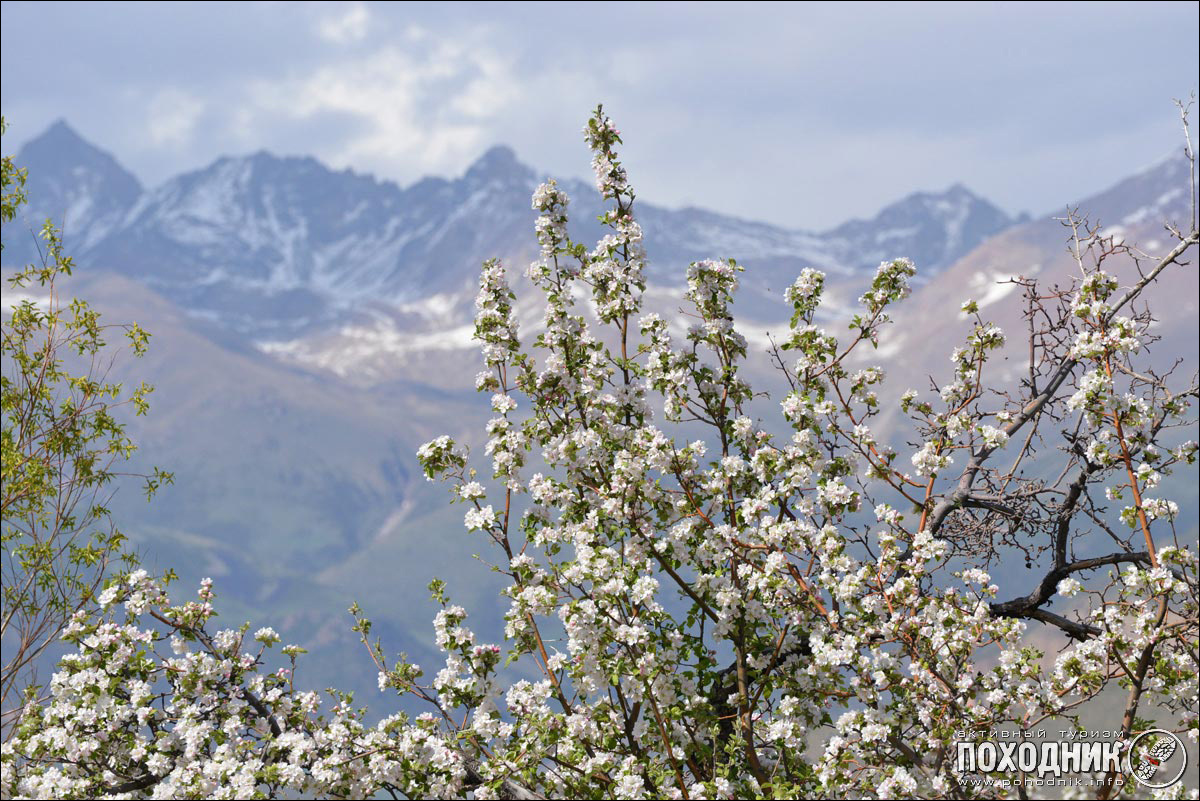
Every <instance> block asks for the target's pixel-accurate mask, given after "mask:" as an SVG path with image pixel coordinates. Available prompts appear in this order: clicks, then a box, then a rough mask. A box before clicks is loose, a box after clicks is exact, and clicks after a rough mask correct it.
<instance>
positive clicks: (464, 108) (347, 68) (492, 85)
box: [233, 32, 519, 179]
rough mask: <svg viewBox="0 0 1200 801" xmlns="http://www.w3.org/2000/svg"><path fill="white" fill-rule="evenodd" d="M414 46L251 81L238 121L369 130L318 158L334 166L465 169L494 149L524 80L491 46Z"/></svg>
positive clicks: (411, 174) (424, 171) (422, 171)
mask: <svg viewBox="0 0 1200 801" xmlns="http://www.w3.org/2000/svg"><path fill="white" fill-rule="evenodd" d="M410 33H411V32H410ZM407 39H408V41H407V42H406V44H405V46H400V45H388V46H387V47H383V48H381V49H378V50H376V51H374V52H372V53H370V54H368V55H366V56H363V57H359V58H353V59H347V60H343V61H340V62H337V63H333V64H326V65H324V66H321V67H319V68H317V69H315V70H314V71H312V72H310V73H308V74H305V75H301V76H298V77H290V78H287V79H284V80H281V81H260V82H257V83H255V84H252V85H251V87H250V89H249V93H248V96H247V97H246V99H245V101H244V105H243V106H242V107H241V108H238V109H236V110H235V111H234V112H233V116H234V118H236V119H237V120H238V121H239V127H241V128H243V129H245V128H255V127H261V128H264V129H266V128H270V127H274V126H275V125H277V124H278V123H279V122H280V120H281V119H285V120H289V121H290V122H291V123H293V124H296V125H303V124H304V121H305V120H312V119H316V118H320V117H321V116H326V115H331V116H347V117H349V118H351V119H352V120H354V121H355V122H357V123H361V124H360V125H347V126H346V127H347V130H352V129H355V130H357V132H356V133H353V134H349V135H347V136H346V137H343V138H341V139H340V141H338V143H337V145H335V146H334V147H335V148H336V149H335V150H334V151H333V152H323V153H319V154H318V155H320V156H321V157H323V158H324V159H326V160H328V161H330V162H331V163H333V164H334V165H335V166H339V167H340V166H351V165H352V166H354V167H356V168H359V169H370V170H373V171H377V172H383V173H384V174H390V175H395V176H397V177H401V178H405V179H409V178H416V177H420V176H424V175H428V174H430V173H443V174H444V173H446V172H453V171H457V170H458V169H461V167H462V165H463V164H464V163H465V162H466V161H467V160H469V159H470V158H473V157H474V156H476V155H478V153H479V151H481V150H483V149H485V148H486V147H487V146H489V145H491V144H494V141H493V139H494V126H495V122H496V118H497V116H499V115H501V114H502V113H503V112H504V110H505V109H506V108H508V107H509V106H510V105H511V104H512V103H513V102H514V101H515V100H516V98H517V97H518V95H519V91H518V89H517V83H518V82H517V81H516V80H515V78H514V76H513V74H512V71H511V69H510V66H509V64H508V63H507V61H506V60H505V59H504V58H502V57H501V56H500V55H498V54H497V53H495V52H492V51H491V50H489V49H487V48H486V47H482V46H480V45H478V44H472V43H468V42H466V41H463V40H458V39H456V40H453V41H451V40H433V39H432V38H428V37H424V36H420V35H415V36H409V37H407Z"/></svg>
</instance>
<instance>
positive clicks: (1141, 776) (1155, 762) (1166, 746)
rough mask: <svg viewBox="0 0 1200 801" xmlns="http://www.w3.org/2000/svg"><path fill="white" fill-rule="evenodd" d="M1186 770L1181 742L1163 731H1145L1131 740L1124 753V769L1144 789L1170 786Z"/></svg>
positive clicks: (1185, 756) (1184, 750)
mask: <svg viewBox="0 0 1200 801" xmlns="http://www.w3.org/2000/svg"><path fill="white" fill-rule="evenodd" d="M1135 758H1136V759H1137V764H1136V765H1134V759H1135ZM1186 769H1187V751H1186V749H1184V747H1183V742H1182V741H1181V740H1180V739H1179V738H1178V737H1176V736H1175V735H1174V734H1173V733H1171V732H1169V731H1165V730H1164V729H1147V730H1146V731H1144V732H1142V733H1141V734H1139V735H1138V736H1137V737H1134V738H1133V740H1132V741H1131V742H1130V743H1129V748H1128V749H1126V751H1125V770H1126V771H1127V772H1128V773H1129V774H1130V775H1131V776H1133V777H1134V778H1135V779H1137V781H1138V783H1139V784H1141V785H1143V786H1144V787H1150V788H1152V789H1156V790H1157V789H1162V788H1164V787H1170V786H1171V785H1172V784H1174V783H1175V782H1177V781H1179V780H1180V779H1181V778H1183V772H1184V770H1186Z"/></svg>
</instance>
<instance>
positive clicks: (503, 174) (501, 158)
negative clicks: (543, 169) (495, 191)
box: [463, 145, 533, 181]
mask: <svg viewBox="0 0 1200 801" xmlns="http://www.w3.org/2000/svg"><path fill="white" fill-rule="evenodd" d="M532 174H533V170H532V169H530V168H529V167H527V166H525V165H524V164H522V163H521V162H520V161H519V160H518V159H517V154H516V151H514V150H513V149H512V148H511V147H509V146H508V145H493V146H492V147H490V148H488V149H487V150H486V151H485V152H484V154H483V155H482V156H480V157H479V158H477V159H476V160H475V163H473V164H472V165H471V166H470V167H468V168H467V172H466V174H465V175H464V176H463V177H464V178H465V179H467V180H468V181H478V180H490V179H495V178H517V179H518V180H520V179H525V178H527V177H529V176H530V175H532Z"/></svg>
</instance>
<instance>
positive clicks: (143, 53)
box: [0, 1, 1200, 229]
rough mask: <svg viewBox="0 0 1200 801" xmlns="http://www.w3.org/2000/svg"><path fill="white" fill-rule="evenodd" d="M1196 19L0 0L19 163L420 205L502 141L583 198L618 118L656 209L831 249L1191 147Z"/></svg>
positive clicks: (1078, 188) (1194, 11)
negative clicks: (100, 163)
mask: <svg viewBox="0 0 1200 801" xmlns="http://www.w3.org/2000/svg"><path fill="white" fill-rule="evenodd" d="M1198 9H1200V4H1197V3H1195V2H1184V3H1162V4H1157V3H1136V4H1134V3H1118V4H1071V3H1037V4H1030V5H1026V4H1020V3H1003V4H992V3H989V4H961V5H960V4H953V3H944V2H943V3H936V4H928V5H900V4H883V5H874V4H862V5H855V4H849V3H839V4H837V5H825V4H787V5H785V4H782V3H772V4H767V5H761V6H756V5H752V4H749V3H738V4H736V5H727V4H711V5H710V4H685V3H670V4H664V5H655V4H632V3H631V4H624V3H615V2H607V3H600V4H594V5H593V4H585V3H562V4H554V3H544V2H543V3H536V4H500V3H485V4H473V3H450V4H444V5H443V4H434V3H403V4H400V3H396V4H382V5H375V4H363V3H313V4H300V3H278V2H264V3H234V4H220V3H204V4H196V5H192V4H187V3H183V4H174V3H170V4H168V3H136V4H135V3H130V4H125V3H116V4H102V3H86V4H78V5H77V4H55V3H46V2H39V3H18V2H7V1H6V2H4V3H3V5H2V11H0V13H2V16H3V20H2V22H3V25H2V34H0V35H2V41H3V48H2V51H0V52H2V60H3V64H2V66H3V70H2V83H3V86H2V89H3V113H4V115H5V117H6V118H7V119H8V121H9V125H10V128H9V134H8V135H7V136H5V137H4V140H5V141H4V152H5V153H9V154H11V153H13V152H15V151H16V149H17V147H18V146H19V145H20V144H22V143H23V142H24V141H26V140H27V139H29V138H31V137H32V136H34V135H36V134H37V133H39V132H40V131H41V130H43V129H44V128H45V127H46V126H47V125H48V124H49V123H50V122H52V121H53V120H55V119H57V118H60V117H61V118H64V119H66V120H67V121H68V122H69V123H70V124H71V125H72V126H73V127H75V128H76V129H77V130H78V131H79V132H80V133H81V134H82V135H83V136H84V137H86V138H87V139H89V140H91V141H92V142H94V143H96V144H98V145H100V146H101V147H103V148H105V149H106V150H108V151H110V152H112V153H113V154H114V155H115V156H116V157H117V158H118V160H120V161H121V162H122V163H123V164H124V165H125V166H126V167H128V168H129V169H131V170H132V171H133V172H134V173H136V174H137V175H138V177H139V178H141V179H142V180H143V181H144V182H146V183H147V184H150V185H153V184H156V183H157V182H160V181H162V180H164V179H165V178H167V177H169V176H171V175H173V174H175V173H177V172H180V171H183V170H187V169H195V168H198V167H201V166H204V165H205V164H207V163H208V162H210V161H212V160H213V159H214V158H216V157H218V156H220V155H225V154H236V153H247V152H251V151H254V150H259V149H263V148H265V149H267V150H271V151H274V152H276V153H279V154H303V155H314V156H316V157H318V158H320V159H321V160H323V161H325V162H326V163H328V164H331V165H333V166H335V167H339V168H340V167H347V166H348V167H353V168H354V169H355V170H358V171H364V172H371V173H375V174H377V175H380V176H383V177H387V178H391V179H394V180H397V181H399V182H401V183H403V184H408V183H411V182H412V181H414V180H416V179H418V178H420V177H422V176H424V175H429V174H436V175H444V176H453V175H457V174H460V173H461V172H462V171H463V170H464V169H465V168H466V167H467V166H468V165H469V164H470V163H471V162H472V161H473V160H474V159H475V158H477V157H478V156H479V155H480V154H481V153H482V152H483V151H484V150H486V149H487V148H488V147H489V146H490V145H493V144H497V143H505V144H508V145H511V146H512V147H513V148H514V149H515V150H516V151H517V154H518V155H519V156H520V158H521V159H522V160H523V161H525V162H526V163H528V164H531V165H533V166H535V167H536V168H538V170H539V171H542V172H546V173H553V174H557V175H578V176H581V177H583V176H587V175H589V167H588V154H587V151H586V149H585V146H584V144H583V142H582V138H581V136H580V133H579V131H580V129H581V127H582V125H583V123H584V121H585V120H586V119H587V116H588V113H589V111H590V109H591V108H592V107H593V106H595V104H596V103H597V102H603V103H604V104H605V107H606V109H608V110H609V112H610V113H611V115H612V117H613V118H614V119H615V120H616V122H617V125H618V127H620V129H621V130H622V132H623V135H624V138H625V141H626V146H625V148H624V153H625V161H626V164H627V166H628V168H629V172H630V176H631V179H632V181H633V183H634V185H635V187H637V189H638V192H639V195H640V196H641V197H643V198H645V199H648V200H652V201H654V202H657V203H661V204H665V205H670V206H682V205H697V206H703V207H706V208H711V209H715V210H718V211H722V212H726V213H731V214H736V215H739V216H743V217H750V218H755V219H762V220H767V221H770V222H774V223H777V224H781V225H786V226H789V227H799V228H810V229H820V228H823V227H827V226H831V225H834V224H837V223H839V222H842V221H843V220H845V219H847V218H850V217H855V216H858V217H863V216H869V215H871V214H873V213H875V212H876V211H877V210H878V209H879V208H880V207H881V206H883V205H885V204H887V203H889V202H891V201H894V200H896V199H897V198H899V197H901V196H903V195H905V194H907V193H909V192H912V191H915V190H919V189H929V190H940V189H943V188H945V187H946V186H948V185H950V184H952V183H954V182H962V183H965V184H966V185H967V186H969V187H970V188H971V189H973V190H974V191H976V192H977V193H979V194H982V195H984V196H985V197H988V198H990V199H991V200H993V201H994V202H996V203H998V204H999V205H1000V206H1002V207H1003V208H1005V209H1006V210H1008V211H1010V212H1016V211H1021V210H1028V211H1032V212H1035V213H1042V212H1048V211H1052V210H1055V209H1058V208H1061V207H1062V206H1063V205H1064V204H1065V203H1067V202H1069V201H1073V200H1077V199H1079V198H1081V197H1084V196H1086V195H1087V194H1089V193H1091V192H1094V191H1097V190H1099V189H1102V188H1104V187H1106V186H1108V185H1109V184H1111V183H1113V182H1114V181H1115V180H1117V179H1119V178H1121V177H1124V176H1126V175H1128V174H1130V173H1132V172H1135V171H1137V170H1139V169H1141V168H1143V167H1145V166H1147V165H1149V164H1150V163H1153V162H1155V161H1157V160H1159V159H1160V158H1162V157H1164V156H1166V155H1167V154H1168V153H1169V152H1170V151H1171V150H1172V149H1173V148H1177V147H1179V146H1180V145H1181V142H1182V137H1181V135H1180V133H1179V127H1178V124H1177V118H1176V116H1175V110H1174V108H1173V106H1172V104H1171V101H1172V99H1173V98H1177V97H1186V96H1187V95H1188V94H1190V93H1191V92H1192V91H1193V90H1195V89H1196V88H1197V84H1198V82H1200V80H1198V77H1197V63H1198V61H1200V52H1198V46H1197V42H1198V39H1200V37H1198V34H1197V30H1198V28H1200V19H1198ZM1198 116H1200V115H1198Z"/></svg>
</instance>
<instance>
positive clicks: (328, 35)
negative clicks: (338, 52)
mask: <svg viewBox="0 0 1200 801" xmlns="http://www.w3.org/2000/svg"><path fill="white" fill-rule="evenodd" d="M370 24H371V12H370V11H368V10H367V7H366V6H364V5H363V4H362V3H354V4H353V5H351V6H350V7H349V8H348V9H346V11H345V12H344V13H342V14H337V15H335V16H331V17H324V18H322V19H320V20H318V22H317V26H316V33H317V36H319V37H321V38H322V39H324V40H325V41H327V42H332V43H334V44H340V45H344V44H353V43H354V42H361V41H362V40H363V39H365V38H366V37H367V31H368V29H369V27H370Z"/></svg>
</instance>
